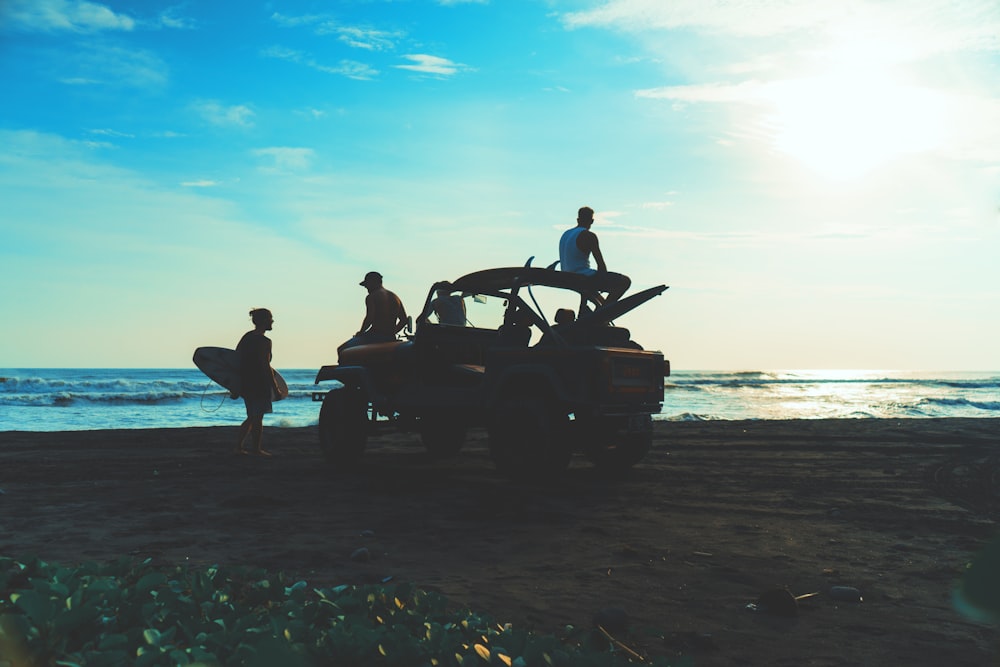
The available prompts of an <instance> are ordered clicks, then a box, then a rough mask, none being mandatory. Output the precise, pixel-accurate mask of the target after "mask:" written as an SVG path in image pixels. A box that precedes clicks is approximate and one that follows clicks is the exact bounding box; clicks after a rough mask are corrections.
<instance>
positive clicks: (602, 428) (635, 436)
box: [575, 417, 653, 472]
mask: <svg viewBox="0 0 1000 667" xmlns="http://www.w3.org/2000/svg"><path fill="white" fill-rule="evenodd" d="M626 426H627V422H624V421H623V420H622V419H615V418H611V417H604V418H601V417H588V418H578V419H577V420H576V422H575V427H576V433H577V435H578V437H579V439H580V442H581V443H583V449H584V453H585V454H586V455H587V458H588V459H590V461H591V462H592V463H593V464H594V467H596V468H599V469H601V470H605V471H608V472H621V471H624V470H627V469H629V468H631V467H632V466H634V465H635V464H637V463H639V461H641V460H642V459H643V458H644V457H645V456H646V454H647V453H649V449H650V447H652V445H653V430H652V421H650V429H649V430H648V431H640V432H633V433H628V432H625V427H626Z"/></svg>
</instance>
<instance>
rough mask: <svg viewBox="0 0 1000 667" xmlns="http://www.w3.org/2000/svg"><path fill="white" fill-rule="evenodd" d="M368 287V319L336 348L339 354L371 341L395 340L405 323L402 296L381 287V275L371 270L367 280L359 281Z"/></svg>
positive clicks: (385, 341) (367, 274)
mask: <svg viewBox="0 0 1000 667" xmlns="http://www.w3.org/2000/svg"><path fill="white" fill-rule="evenodd" d="M358 284H359V285H361V286H362V287H364V288H366V289H367V290H368V296H366V297H365V319H364V321H362V322H361V329H360V330H359V331H358V332H357V333H356V334H354V337H353V338H351V339H350V340H348V341H347V342H346V343H344V344H343V345H341V346H340V347H338V348H337V352H338V353H339V352H340V351H341V350H343V349H344V348H346V347H354V346H355V345H367V344H369V343H388V342H391V341H394V340H396V334H398V333H399V332H400V331H402V330H403V327H405V326H406V310H405V309H404V308H403V302H402V301H400V300H399V297H398V296H396V295H395V294H394V293H392V292H390V291H389V290H387V289H386V288H384V287H382V274H381V273H379V272H378V271H369V272H368V273H366V274H365V279H364V280H362V281H361V282H360V283H358Z"/></svg>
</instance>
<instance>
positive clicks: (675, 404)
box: [0, 368, 1000, 431]
mask: <svg viewBox="0 0 1000 667" xmlns="http://www.w3.org/2000/svg"><path fill="white" fill-rule="evenodd" d="M279 370H280V371H281V374H282V375H283V376H284V378H285V380H286V381H287V382H288V387H289V390H290V394H289V397H288V399H286V400H284V401H281V402H279V403H275V404H274V407H275V410H274V412H273V413H272V414H269V415H266V416H265V419H264V424H265V426H271V427H279V428H280V427H296V426H310V425H313V424H316V423H317V419H318V416H319V405H320V404H319V403H314V402H313V401H312V393H313V392H314V391H317V390H320V391H325V390H326V389H328V388H329V386H330V385H329V384H324V385H315V384H313V379H314V378H315V375H316V371H315V370H312V369H303V370H285V369H279ZM665 389H666V392H665V393H666V395H665V398H664V403H663V411H662V413H661V414H660V415H659V416H658V419H664V420H681V421H695V420H711V419H728V420H732V419H830V418H832V419H871V418H874V419H892V418H900V417H907V418H930V417H1000V372H955V373H942V372H934V373H929V372H927V373H922V372H895V371H675V372H674V374H673V375H672V376H671V377H669V378H667V381H666V383H665ZM245 415H246V413H245V412H244V409H243V402H242V401H240V400H235V401H234V400H231V399H230V398H228V393H227V392H226V391H224V390H223V389H222V388H221V387H219V386H218V385H215V384H214V383H212V382H211V381H210V380H208V378H206V377H205V376H204V375H203V374H202V373H201V371H199V370H197V369H194V368H192V369H113V368H106V369H79V368H77V369H23V368H22V369H0V431H76V430H92V429H136V428H182V427H188V426H217V425H233V424H239V423H240V422H241V421H243V418H244V417H245Z"/></svg>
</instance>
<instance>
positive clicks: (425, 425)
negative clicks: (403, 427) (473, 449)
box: [420, 415, 467, 459]
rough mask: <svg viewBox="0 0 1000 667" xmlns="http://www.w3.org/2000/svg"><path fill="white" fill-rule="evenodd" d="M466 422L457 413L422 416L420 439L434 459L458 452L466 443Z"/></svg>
mask: <svg viewBox="0 0 1000 667" xmlns="http://www.w3.org/2000/svg"><path fill="white" fill-rule="evenodd" d="M466 430H467V429H466V425H465V422H463V421H462V420H461V418H460V417H458V416H457V415H455V416H448V415H425V416H423V417H421V418H420V441H421V442H423V443H424V448H425V449H426V450H427V455H428V456H429V457H431V458H432V459H443V458H447V457H450V456H454V455H456V454H458V452H459V451H461V449H462V445H464V444H465V432H466Z"/></svg>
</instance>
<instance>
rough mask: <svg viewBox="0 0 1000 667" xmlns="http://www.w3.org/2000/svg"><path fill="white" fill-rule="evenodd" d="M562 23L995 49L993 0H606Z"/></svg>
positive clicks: (997, 8)
mask: <svg viewBox="0 0 1000 667" xmlns="http://www.w3.org/2000/svg"><path fill="white" fill-rule="evenodd" d="M563 21H564V23H565V25H566V26H567V27H569V28H582V27H606V28H616V29H620V30H625V31H630V32H647V31H658V30H683V29H688V30H695V31H698V32H701V33H703V34H714V35H720V36H727V35H728V36H746V37H761V36H774V35H790V34H792V33H796V32H800V33H803V32H807V33H809V34H811V35H813V38H814V39H815V38H816V36H817V35H820V34H823V33H827V34H837V35H841V36H843V35H848V34H851V35H853V34H867V35H876V36H877V35H880V34H882V33H894V34H898V35H903V36H904V39H905V41H906V43H907V44H908V47H909V49H910V50H911V55H912V56H913V57H917V56H918V55H919V54H927V53H935V52H940V51H964V50H986V51H997V50H1000V39H998V38H997V35H998V34H1000V4H998V3H996V2H995V1H994V0H965V1H964V2H961V3H956V2H953V1H952V0H922V1H921V2H920V3H914V2H912V1H911V0H879V1H873V0H842V1H841V2H828V3H817V2H814V1H813V0H759V1H757V2H739V1H733V0H729V1H726V0H722V1H719V2H703V0H671V2H663V1H662V0H607V1H606V2H604V3H603V4H601V5H600V6H598V7H596V8H594V9H589V10H584V11H579V12H569V13H567V14H565V15H564V16H563Z"/></svg>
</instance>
